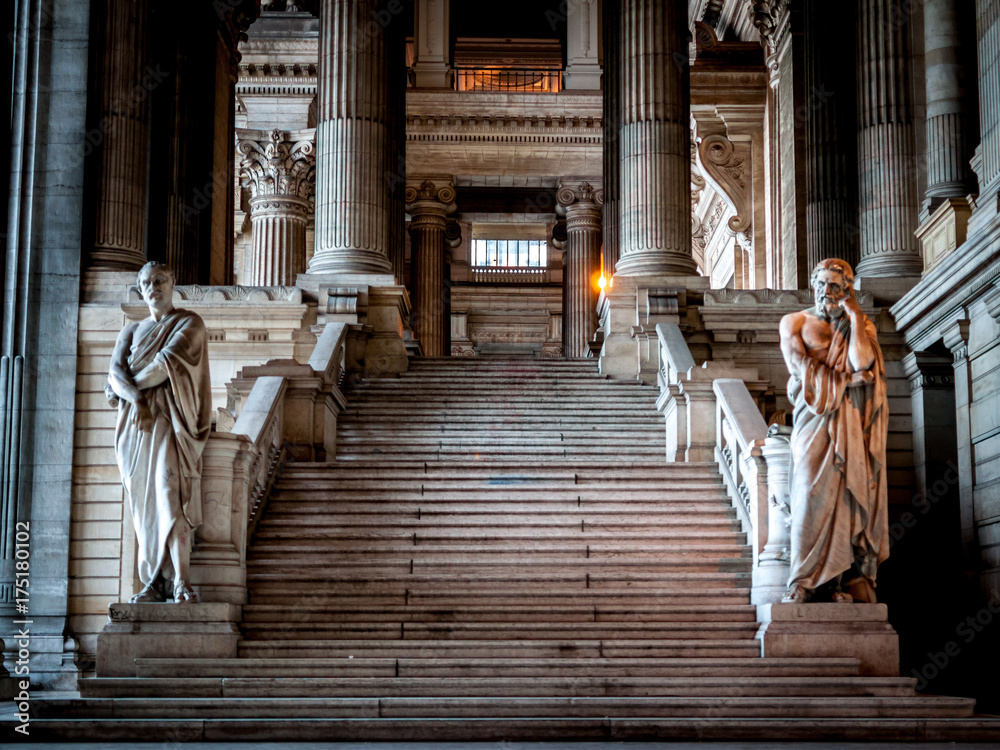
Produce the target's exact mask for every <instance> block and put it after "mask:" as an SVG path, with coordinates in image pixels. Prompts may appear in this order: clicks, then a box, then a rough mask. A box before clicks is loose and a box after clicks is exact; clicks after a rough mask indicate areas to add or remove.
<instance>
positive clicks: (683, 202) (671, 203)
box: [615, 0, 697, 276]
mask: <svg viewBox="0 0 1000 750" xmlns="http://www.w3.org/2000/svg"><path fill="white" fill-rule="evenodd" d="M681 6H683V7H681ZM620 7H621V28H620V32H619V37H618V38H619V50H620V57H619V74H620V79H619V85H620V89H619V92H618V93H619V97H620V101H621V106H620V114H621V122H620V125H621V128H620V131H619V134H620V146H619V148H620V149H621V150H620V153H621V174H620V179H621V183H620V189H621V198H620V199H621V204H620V216H621V225H620V229H619V231H620V233H621V234H620V237H621V240H620V241H621V255H620V258H619V260H618V265H617V268H616V269H615V274H616V275H621V276H650V275H657V274H671V275H676V274H684V275H692V276H693V275H695V274H696V273H697V267H696V265H695V262H694V259H693V258H692V257H691V204H690V200H691V193H690V190H691V176H690V168H691V163H690V155H691V152H690V131H689V126H690V117H691V111H690V110H691V107H690V78H689V76H688V63H687V59H688V45H687V21H686V19H687V13H686V10H687V4H686V3H680V2H679V0H621V2H620Z"/></svg>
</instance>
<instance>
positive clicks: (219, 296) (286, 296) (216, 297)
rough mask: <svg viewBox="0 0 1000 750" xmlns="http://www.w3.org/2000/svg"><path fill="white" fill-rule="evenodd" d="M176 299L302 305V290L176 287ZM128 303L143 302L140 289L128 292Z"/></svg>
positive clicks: (286, 288)
mask: <svg viewBox="0 0 1000 750" xmlns="http://www.w3.org/2000/svg"><path fill="white" fill-rule="evenodd" d="M174 297H175V298H176V299H177V300H179V301H183V302H293V303H295V304H301V303H302V290H301V289H299V288H298V287H294V286H237V285H234V286H198V285H197V284H191V285H185V286H175V287H174ZM126 301H127V302H140V301H142V294H141V293H140V292H139V287H137V286H133V287H130V288H129V290H128V299H127V300H126Z"/></svg>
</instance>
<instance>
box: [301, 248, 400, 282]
mask: <svg viewBox="0 0 1000 750" xmlns="http://www.w3.org/2000/svg"><path fill="white" fill-rule="evenodd" d="M344 274H389V275H391V274H392V264H391V263H390V262H389V258H388V257H386V256H385V255H383V254H382V253H376V252H372V251H371V250H317V251H316V252H315V253H314V254H313V257H312V260H310V261H309V269H308V270H307V271H306V274H305V275H306V276H313V275H316V276H332V275H336V276H342V275H344Z"/></svg>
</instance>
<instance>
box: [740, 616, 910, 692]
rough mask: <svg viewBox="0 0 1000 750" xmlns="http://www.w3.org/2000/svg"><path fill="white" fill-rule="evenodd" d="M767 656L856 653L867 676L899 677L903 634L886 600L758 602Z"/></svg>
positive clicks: (840, 655)
mask: <svg viewBox="0 0 1000 750" xmlns="http://www.w3.org/2000/svg"><path fill="white" fill-rule="evenodd" d="M757 620H758V621H759V622H760V623H761V628H760V630H759V631H758V633H757V638H758V639H760V641H761V649H762V654H763V655H764V656H765V657H817V656H835V657H854V658H856V659H858V660H860V662H861V667H860V672H861V674H862V675H866V676H883V677H898V676H899V636H898V635H897V634H896V631H895V630H893V629H892V626H891V625H890V624H889V608H888V607H887V606H886V605H885V604H843V603H837V604H827V603H809V604H764V605H761V606H759V607H757Z"/></svg>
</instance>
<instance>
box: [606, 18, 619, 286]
mask: <svg viewBox="0 0 1000 750" xmlns="http://www.w3.org/2000/svg"><path fill="white" fill-rule="evenodd" d="M601 11H602V12H601V17H602V20H603V21H604V35H603V36H604V38H603V39H602V42H603V51H604V72H603V74H602V81H603V85H604V99H603V115H604V128H603V130H604V153H603V157H604V158H603V168H604V216H603V219H604V221H603V223H602V227H603V229H602V231H603V237H602V240H603V247H602V249H601V252H602V253H603V255H604V266H605V268H606V269H607V275H608V276H610V275H611V274H613V273H614V272H615V266H616V265H617V263H618V247H619V245H620V243H619V237H618V218H619V217H618V195H619V192H620V190H619V187H618V184H619V170H620V169H621V154H620V153H619V148H618V147H619V144H618V132H619V129H620V128H619V125H620V123H619V119H620V112H619V108H618V75H619V68H620V67H621V66H619V65H618V59H619V55H620V50H619V38H618V32H619V26H620V25H621V10H620V9H619V8H618V3H617V1H616V0H605V2H604V5H603V7H602V9H601Z"/></svg>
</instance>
